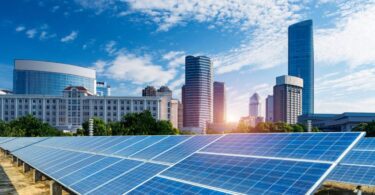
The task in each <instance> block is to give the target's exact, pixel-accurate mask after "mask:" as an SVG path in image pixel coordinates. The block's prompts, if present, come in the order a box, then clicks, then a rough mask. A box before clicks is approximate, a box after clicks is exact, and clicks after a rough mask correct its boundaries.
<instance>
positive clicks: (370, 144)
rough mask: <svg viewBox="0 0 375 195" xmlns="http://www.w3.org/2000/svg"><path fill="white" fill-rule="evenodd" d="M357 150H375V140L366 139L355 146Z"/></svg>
mask: <svg viewBox="0 0 375 195" xmlns="http://www.w3.org/2000/svg"><path fill="white" fill-rule="evenodd" d="M354 149H356V150H375V138H364V139H362V140H361V141H359V143H358V144H357V145H356V146H355V148H354Z"/></svg>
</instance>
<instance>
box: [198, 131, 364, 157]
mask: <svg viewBox="0 0 375 195" xmlns="http://www.w3.org/2000/svg"><path fill="white" fill-rule="evenodd" d="M357 137H358V133H279V134H245V135H243V134H228V135H225V136H224V137H222V138H220V139H219V140H218V141H216V142H215V143H213V144H211V145H210V146H208V147H207V148H205V149H203V151H205V152H213V153H227V154H241V155H253V156H268V157H280V158H294V159H309V160H322V161H335V160H336V159H337V158H338V157H339V156H340V155H341V154H342V153H343V152H344V151H345V149H346V148H348V147H349V146H350V145H351V144H352V143H353V141H354V140H355V139H356V138H357Z"/></svg>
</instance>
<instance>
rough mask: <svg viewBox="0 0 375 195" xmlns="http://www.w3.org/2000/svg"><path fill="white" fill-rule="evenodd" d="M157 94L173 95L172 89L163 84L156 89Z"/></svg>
mask: <svg viewBox="0 0 375 195" xmlns="http://www.w3.org/2000/svg"><path fill="white" fill-rule="evenodd" d="M156 96H170V97H172V90H170V89H169V88H168V87H167V86H161V87H160V88H159V89H158V90H157V91H156Z"/></svg>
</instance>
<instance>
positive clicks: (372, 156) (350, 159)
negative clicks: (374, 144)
mask: <svg viewBox="0 0 375 195" xmlns="http://www.w3.org/2000/svg"><path fill="white" fill-rule="evenodd" d="M341 163H345V164H355V165H372V166H375V150H374V151H360V150H352V151H350V152H349V154H347V155H346V156H345V158H344V159H343V160H342V161H341Z"/></svg>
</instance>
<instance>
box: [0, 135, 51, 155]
mask: <svg viewBox="0 0 375 195" xmlns="http://www.w3.org/2000/svg"><path fill="white" fill-rule="evenodd" d="M45 139H48V138H47V137H20V138H17V139H13V140H10V141H8V142H5V143H2V144H0V147H1V148H2V149H4V150H8V151H10V152H13V151H16V150H18V149H21V148H24V147H26V146H29V145H32V144H35V143H37V142H40V141H43V140H45Z"/></svg>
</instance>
